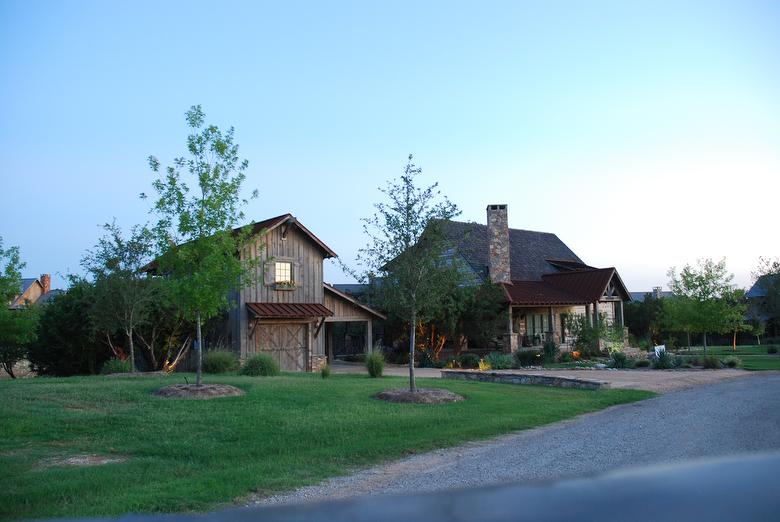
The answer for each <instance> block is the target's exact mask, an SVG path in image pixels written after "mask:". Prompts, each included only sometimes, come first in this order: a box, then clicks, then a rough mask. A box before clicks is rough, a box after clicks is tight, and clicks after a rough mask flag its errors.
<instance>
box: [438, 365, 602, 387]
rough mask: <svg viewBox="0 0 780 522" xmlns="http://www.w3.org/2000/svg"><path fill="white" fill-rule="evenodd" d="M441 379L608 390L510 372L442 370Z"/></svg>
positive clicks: (593, 382)
mask: <svg viewBox="0 0 780 522" xmlns="http://www.w3.org/2000/svg"><path fill="white" fill-rule="evenodd" d="M441 377H442V379H460V380H464V381H479V382H497V383H501V384H531V385H536V386H550V387H553V388H577V389H580V390H601V389H603V388H609V387H610V384H609V383H608V382H606V381H597V380H594V379H579V378H574V377H553V376H550V375H534V374H527V373H518V372H515V371H512V370H492V371H482V370H442V371H441Z"/></svg>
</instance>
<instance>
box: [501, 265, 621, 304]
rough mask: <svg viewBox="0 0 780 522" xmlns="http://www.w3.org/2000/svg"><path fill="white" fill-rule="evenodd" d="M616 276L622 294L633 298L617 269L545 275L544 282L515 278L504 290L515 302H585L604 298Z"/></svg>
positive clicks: (512, 301) (596, 269) (513, 302)
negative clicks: (608, 286) (516, 279)
mask: <svg viewBox="0 0 780 522" xmlns="http://www.w3.org/2000/svg"><path fill="white" fill-rule="evenodd" d="M613 278H614V279H615V282H616V283H617V284H616V287H617V289H618V291H619V292H620V293H621V294H623V296H622V297H623V298H624V299H630V296H629V294H628V292H627V291H626V288H625V286H624V285H623V282H622V281H621V280H620V276H619V275H618V274H617V271H616V270H615V269H614V268H594V269H590V270H577V271H573V272H561V273H558V274H545V275H543V276H542V280H541V281H512V283H511V284H507V285H504V289H505V290H506V294H507V297H508V298H509V301H510V302H511V303H512V304H514V305H525V306H536V305H538V306H550V305H583V304H589V303H593V302H596V301H598V300H600V299H601V298H602V296H603V295H604V291H605V290H606V288H607V285H609V283H610V281H612V280H613Z"/></svg>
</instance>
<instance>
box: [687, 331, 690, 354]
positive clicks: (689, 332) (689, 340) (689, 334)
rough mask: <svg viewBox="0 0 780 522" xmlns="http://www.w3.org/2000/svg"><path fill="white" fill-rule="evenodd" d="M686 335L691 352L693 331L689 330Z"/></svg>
mask: <svg viewBox="0 0 780 522" xmlns="http://www.w3.org/2000/svg"><path fill="white" fill-rule="evenodd" d="M686 333H687V334H688V349H689V350H690V349H691V331H690V330H688V331H687V332H686Z"/></svg>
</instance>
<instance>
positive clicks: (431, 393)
mask: <svg viewBox="0 0 780 522" xmlns="http://www.w3.org/2000/svg"><path fill="white" fill-rule="evenodd" d="M374 398H375V399H380V400H383V401H388V402H407V403H416V404H441V403H443V402H458V401H463V400H466V398H465V397H463V396H462V395H458V394H457V393H453V392H451V391H449V390H445V389H444V388H417V391H416V392H414V393H412V392H410V391H409V389H408V388H394V389H392V390H385V391H381V392H379V393H377V394H376V395H374Z"/></svg>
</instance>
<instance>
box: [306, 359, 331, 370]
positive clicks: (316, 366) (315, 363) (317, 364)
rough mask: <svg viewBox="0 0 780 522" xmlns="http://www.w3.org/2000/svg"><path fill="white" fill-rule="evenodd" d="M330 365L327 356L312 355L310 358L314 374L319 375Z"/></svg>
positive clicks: (310, 366) (310, 365)
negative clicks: (323, 368) (318, 373)
mask: <svg viewBox="0 0 780 522" xmlns="http://www.w3.org/2000/svg"><path fill="white" fill-rule="evenodd" d="M326 364H328V357H327V356H325V355H312V356H311V358H310V363H309V368H311V371H312V372H313V373H317V372H319V371H320V370H322V367H323V366H325V365H326Z"/></svg>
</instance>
